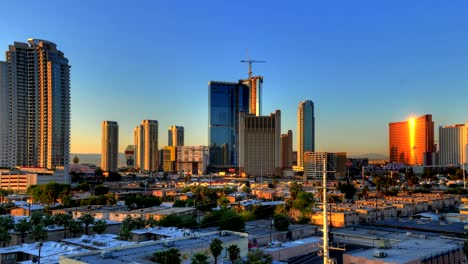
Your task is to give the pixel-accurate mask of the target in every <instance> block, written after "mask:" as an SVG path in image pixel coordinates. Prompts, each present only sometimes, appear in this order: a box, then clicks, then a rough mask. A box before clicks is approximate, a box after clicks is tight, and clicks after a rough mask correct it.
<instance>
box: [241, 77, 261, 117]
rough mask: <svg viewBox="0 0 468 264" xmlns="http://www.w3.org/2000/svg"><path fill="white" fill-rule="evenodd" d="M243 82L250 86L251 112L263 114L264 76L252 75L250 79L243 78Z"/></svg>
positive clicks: (252, 113) (258, 114) (257, 114)
mask: <svg viewBox="0 0 468 264" xmlns="http://www.w3.org/2000/svg"><path fill="white" fill-rule="evenodd" d="M242 83H243V84H244V85H245V86H248V87H249V88H250V89H249V114H251V115H256V116H261V115H262V84H263V77H262V76H252V77H250V78H249V79H246V80H243V81H242Z"/></svg>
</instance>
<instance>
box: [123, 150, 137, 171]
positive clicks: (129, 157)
mask: <svg viewBox="0 0 468 264" xmlns="http://www.w3.org/2000/svg"><path fill="white" fill-rule="evenodd" d="M125 164H126V165H127V168H135V146H134V145H128V146H127V148H125Z"/></svg>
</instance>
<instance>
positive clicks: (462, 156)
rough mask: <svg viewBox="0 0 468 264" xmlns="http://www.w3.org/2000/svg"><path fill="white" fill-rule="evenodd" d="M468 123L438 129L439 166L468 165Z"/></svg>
mask: <svg viewBox="0 0 468 264" xmlns="http://www.w3.org/2000/svg"><path fill="white" fill-rule="evenodd" d="M467 151H468V123H465V124H457V125H453V126H445V127H442V126H440V127H439V164H440V165H444V166H447V165H459V164H461V163H468V160H467V158H468V157H467Z"/></svg>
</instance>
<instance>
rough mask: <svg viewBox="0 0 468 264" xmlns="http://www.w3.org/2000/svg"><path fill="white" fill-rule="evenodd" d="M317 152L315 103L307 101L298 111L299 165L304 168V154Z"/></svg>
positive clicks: (303, 102)
mask: <svg viewBox="0 0 468 264" xmlns="http://www.w3.org/2000/svg"><path fill="white" fill-rule="evenodd" d="M314 151H315V115H314V103H313V102H312V101H310V100H305V101H302V102H300V103H299V107H298V109H297V165H298V166H300V167H303V166H304V152H314Z"/></svg>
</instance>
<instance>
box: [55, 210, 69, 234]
mask: <svg viewBox="0 0 468 264" xmlns="http://www.w3.org/2000/svg"><path fill="white" fill-rule="evenodd" d="M71 220H72V216H71V215H69V214H56V215H55V216H54V222H55V224H56V225H58V226H63V228H64V232H63V239H66V238H67V230H68V228H69V227H70V224H69V223H70V221H71Z"/></svg>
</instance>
